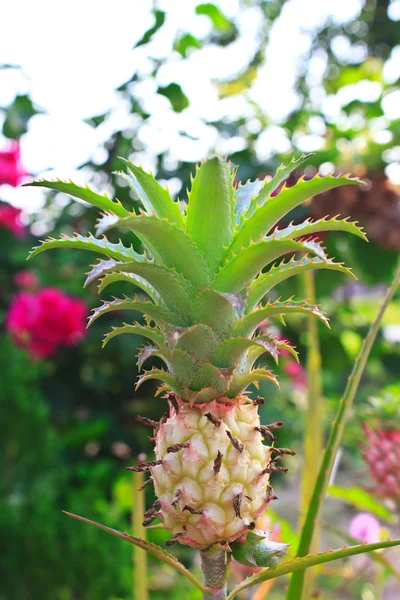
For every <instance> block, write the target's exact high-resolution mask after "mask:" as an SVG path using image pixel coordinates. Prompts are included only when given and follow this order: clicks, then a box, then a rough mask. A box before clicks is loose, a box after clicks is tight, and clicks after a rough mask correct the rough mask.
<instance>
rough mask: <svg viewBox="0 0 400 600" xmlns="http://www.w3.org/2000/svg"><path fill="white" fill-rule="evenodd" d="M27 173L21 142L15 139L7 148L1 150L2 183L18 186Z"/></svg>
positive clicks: (0, 171)
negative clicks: (22, 160)
mask: <svg viewBox="0 0 400 600" xmlns="http://www.w3.org/2000/svg"><path fill="white" fill-rule="evenodd" d="M25 175H26V172H25V170H24V168H23V166H22V163H21V151H20V147H19V143H18V142H16V141H13V142H12V143H11V144H10V146H9V148H8V149H7V150H0V184H2V183H8V185H12V186H13V187H17V185H19V184H20V183H21V180H22V179H23V178H24V177H25Z"/></svg>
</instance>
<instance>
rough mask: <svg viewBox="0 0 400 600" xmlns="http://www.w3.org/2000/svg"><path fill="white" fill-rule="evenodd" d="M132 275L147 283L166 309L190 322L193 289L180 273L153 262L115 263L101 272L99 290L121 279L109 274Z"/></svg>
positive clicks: (193, 297) (193, 296) (193, 295)
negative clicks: (102, 276)
mask: <svg viewBox="0 0 400 600" xmlns="http://www.w3.org/2000/svg"><path fill="white" fill-rule="evenodd" d="M117 272H118V273H122V272H123V273H134V274H135V275H138V276H139V277H141V278H143V279H144V280H145V281H147V282H148V283H149V284H150V285H151V286H152V287H153V288H154V289H155V290H156V291H157V293H158V294H159V296H160V298H161V299H162V301H163V302H164V303H165V305H166V306H167V308H169V309H170V310H171V311H172V312H176V313H178V315H180V316H181V317H183V318H184V320H185V322H188V321H190V317H191V314H192V313H191V311H192V307H193V302H194V299H195V288H194V287H193V286H192V285H191V283H190V282H189V281H188V280H187V279H185V278H184V277H183V276H182V275H181V274H180V273H177V272H175V271H173V270H172V269H167V268H166V267H163V266H161V265H157V264H155V263H154V262H150V261H145V262H131V263H117V264H116V265H113V266H112V267H110V268H109V269H106V270H105V271H103V273H105V274H106V278H107V279H106V280H104V279H103V280H102V282H101V284H100V288H99V289H104V287H105V286H106V285H108V284H109V283H113V282H114V281H118V280H119V281H120V280H121V279H117V278H110V277H108V275H109V274H111V273H117Z"/></svg>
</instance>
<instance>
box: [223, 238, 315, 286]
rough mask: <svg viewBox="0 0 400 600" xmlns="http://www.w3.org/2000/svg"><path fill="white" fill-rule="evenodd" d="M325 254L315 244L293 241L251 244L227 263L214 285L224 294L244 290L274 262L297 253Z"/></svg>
mask: <svg viewBox="0 0 400 600" xmlns="http://www.w3.org/2000/svg"><path fill="white" fill-rule="evenodd" d="M309 251H311V252H313V253H315V254H320V256H321V258H323V257H325V253H324V251H323V249H322V248H321V246H320V245H319V244H317V243H315V242H312V241H309V242H294V241H292V240H272V241H270V242H264V241H263V242H258V243H254V244H253V243H251V244H250V246H248V247H247V248H245V249H244V250H242V251H241V252H240V253H239V254H238V255H237V256H234V257H233V258H232V259H231V260H230V261H229V262H227V263H225V264H224V266H223V267H222V268H221V270H220V272H219V273H218V275H217V276H216V278H215V280H214V282H213V285H214V287H215V288H216V289H217V290H219V291H222V292H232V291H237V290H242V289H243V288H245V287H246V286H247V285H248V284H249V283H251V282H252V281H253V279H254V277H255V276H256V275H257V273H259V272H260V271H261V270H262V269H263V268H264V267H265V266H267V265H268V264H269V263H271V262H272V261H273V260H276V259H277V258H279V257H281V256H284V255H285V254H289V253H290V254H293V253H295V252H309Z"/></svg>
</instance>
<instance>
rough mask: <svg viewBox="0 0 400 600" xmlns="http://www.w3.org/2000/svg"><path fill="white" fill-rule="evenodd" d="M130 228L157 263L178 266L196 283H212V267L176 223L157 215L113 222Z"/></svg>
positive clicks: (132, 217)
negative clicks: (210, 270) (209, 268)
mask: <svg viewBox="0 0 400 600" xmlns="http://www.w3.org/2000/svg"><path fill="white" fill-rule="evenodd" d="M113 227H126V228H127V229H130V230H131V231H133V232H134V233H136V235H137V236H138V237H139V238H140V239H141V240H142V242H143V244H144V245H145V246H146V247H147V248H148V249H149V250H150V252H151V253H152V255H153V256H154V258H155V259H156V261H157V262H159V263H161V264H164V265H165V266H167V267H171V268H175V269H176V270H177V271H178V272H180V273H182V274H183V275H184V276H185V277H186V278H187V279H188V280H189V281H191V282H192V283H193V284H194V285H196V286H198V287H201V286H205V285H208V283H209V280H210V275H209V273H208V267H207V265H206V263H205V262H204V259H203V258H202V256H200V254H199V252H198V250H197V248H196V247H195V246H194V244H193V242H192V241H191V240H190V239H189V238H188V236H187V235H186V234H185V232H184V231H183V230H182V229H181V228H180V227H178V226H177V225H176V224H175V223H170V222H169V221H167V220H166V219H160V218H158V217H156V216H147V215H131V216H129V217H124V218H123V219H118V220H117V221H115V222H113V223H111V225H110V226H109V228H113Z"/></svg>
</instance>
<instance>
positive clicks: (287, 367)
mask: <svg viewBox="0 0 400 600" xmlns="http://www.w3.org/2000/svg"><path fill="white" fill-rule="evenodd" d="M283 370H284V371H285V373H286V375H289V377H290V379H291V380H292V383H293V385H294V386H295V387H297V388H305V387H307V373H306V371H305V369H304V367H302V366H301V365H299V363H297V362H296V361H295V360H288V361H287V362H286V363H285V364H284V365H283Z"/></svg>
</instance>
